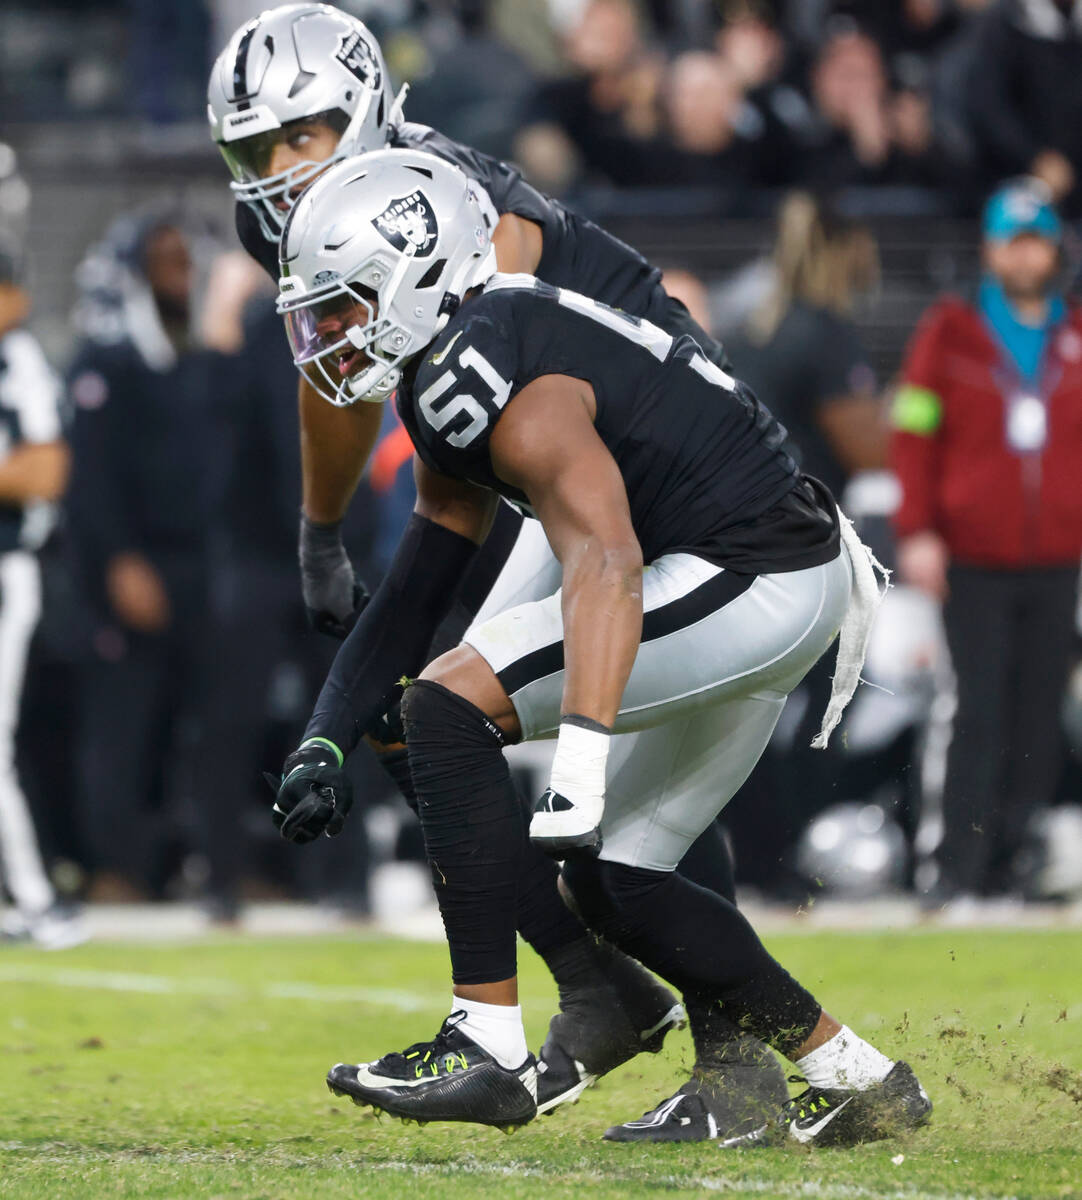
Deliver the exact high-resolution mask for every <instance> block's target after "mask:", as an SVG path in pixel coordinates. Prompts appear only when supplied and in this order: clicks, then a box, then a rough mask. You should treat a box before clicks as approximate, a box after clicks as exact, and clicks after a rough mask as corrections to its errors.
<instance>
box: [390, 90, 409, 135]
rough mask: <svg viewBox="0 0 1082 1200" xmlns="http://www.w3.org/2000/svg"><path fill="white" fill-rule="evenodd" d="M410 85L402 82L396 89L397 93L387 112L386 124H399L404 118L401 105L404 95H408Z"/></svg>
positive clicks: (404, 99)
mask: <svg viewBox="0 0 1082 1200" xmlns="http://www.w3.org/2000/svg"><path fill="white" fill-rule="evenodd" d="M409 90H410V85H409V84H408V83H404V84H403V85H402V86H401V87H400V88H399V89H398V95H397V96H395V98H394V103H393V104H392V105H391V111H390V112H389V113H388V114H387V124H388V125H401V124H402V122H403V121H404V120H405V119H406V116H405V113H404V112H403V111H402V106H403V105H404V104H405V103H406V97H407V96H408V95H409Z"/></svg>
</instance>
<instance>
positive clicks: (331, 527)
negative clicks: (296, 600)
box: [299, 514, 370, 640]
mask: <svg viewBox="0 0 1082 1200" xmlns="http://www.w3.org/2000/svg"><path fill="white" fill-rule="evenodd" d="M299 555H300V564H301V590H302V591H303V593H304V611H305V612H306V613H307V614H308V622H309V624H310V625H311V626H312V628H313V629H314V630H316V632H317V633H325V634H327V635H328V636H329V637H333V638H338V639H339V640H341V639H343V638H345V637H346V636H347V635H348V634H349V631H350V630H351V629H352V628H353V626H354V625H355V624H356V623H357V618H358V617H359V616H360V615H361V613H362V611H363V610H364V606H365V605H366V604H367V603H368V601H369V599H370V597H369V594H368V589H367V588H366V587H365V586H364V583H363V582H362V581H361V579H360V577H359V576H358V575H357V573H356V571H354V570H353V567H352V565H351V564H350V561H349V555H348V554H347V553H346V548H345V546H343V545H342V522H341V521H334V522H331V523H330V524H326V525H321V524H317V523H316V522H314V521H309V520H308V518H307V517H306V516H304V515H303V514H302V515H301V531H300V545H299Z"/></svg>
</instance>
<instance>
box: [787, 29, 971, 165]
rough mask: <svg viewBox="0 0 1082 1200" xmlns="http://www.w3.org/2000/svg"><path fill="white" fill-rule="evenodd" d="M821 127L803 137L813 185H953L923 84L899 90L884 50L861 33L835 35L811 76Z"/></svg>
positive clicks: (850, 31)
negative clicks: (891, 78) (885, 60)
mask: <svg viewBox="0 0 1082 1200" xmlns="http://www.w3.org/2000/svg"><path fill="white" fill-rule="evenodd" d="M811 95H812V100H813V102H814V105H815V108H816V112H817V116H818V125H817V126H814V125H813V127H812V128H811V130H810V132H809V133H808V134H807V135H806V137H805V143H806V154H805V160H804V163H803V168H802V171H801V172H800V174H801V177H802V179H803V180H804V181H805V182H806V183H808V184H811V185H813V186H822V187H830V188H843V187H849V186H853V185H858V186H867V185H875V184H893V185H910V186H912V185H918V186H919V185H923V186H936V185H938V184H940V183H942V182H945V181H951V182H954V181H955V177H956V176H957V175H959V174H960V173H961V168H960V167H959V166H958V164H954V163H951V162H950V161H948V160H947V159H946V157H945V156H944V155H943V154H942V152H941V150H940V148H939V146H938V144H937V141H936V136H935V128H934V123H933V120H932V105H931V98H930V95H929V93H928V91H927V88H926V85H925V83H924V82H918V81H917V80H915V79H914V80H910V81H906V82H905V83H904V85H903V86H900V87H899V88H898V89H897V91H895V90H893V89H892V87H891V81H890V77H889V75H888V73H887V68H886V64H885V62H884V59H883V54H882V51H881V50H880V48H879V46H878V45H877V44H876V43H875V42H874V41H873V40H872V39H871V38H870V37H869V36H868V35H867V34H865V33H863V32H861V31H860V30H859V29H858V28H856V27H855V26H846V25H843V26H841V27H838V28H836V29H835V30H834V32H833V33H831V34H830V35H829V36H828V37H827V40H826V41H825V42H824V43H823V46H822V48H821V49H820V52H819V56H818V58H817V59H816V62H815V64H814V65H813V67H812V71H811Z"/></svg>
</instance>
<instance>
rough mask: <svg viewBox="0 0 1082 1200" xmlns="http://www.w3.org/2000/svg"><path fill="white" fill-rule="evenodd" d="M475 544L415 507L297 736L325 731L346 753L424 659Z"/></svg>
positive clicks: (316, 735) (392, 700)
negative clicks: (388, 565)
mask: <svg viewBox="0 0 1082 1200" xmlns="http://www.w3.org/2000/svg"><path fill="white" fill-rule="evenodd" d="M476 551H477V546H476V544H475V543H474V542H471V541H470V540H469V538H466V537H462V536H461V534H457V533H452V531H451V530H450V529H445V528H444V527H443V526H442V525H437V524H436V522H435V521H429V520H428V519H427V518H425V517H420V516H418V515H417V514H416V513H414V514H413V516H412V517H410V521H409V524H408V525H407V526H406V530H405V532H404V533H403V534H402V538H401V540H400V541H399V543H398V549H397V551H396V552H395V556H394V561H393V562H392V563H391V566H390V568H389V570H388V571H387V575H386V577H385V578H384V580H383V582H382V583H381V584H380V585H379V587H378V588H377V589H376V594H375V595H374V596H373V597H372V599H371V600H370V601H369V603H368V606H367V607H366V608H365V610H364V612H363V613H361V615H360V617H359V618H358V620H357V624H356V625H354V627H353V630H352V632H351V633H350V635H349V637H348V638H346V640H345V642H343V644H342V647H341V649H340V650H339V651H338V654H337V655H336V656H335V660H334V663H333V664H332V666H331V669H330V673H329V674H328V676H327V682H326V683H325V684H324V685H323V690H322V691H321V692H320V693H319V699H318V700H317V701H316V706H315V710H314V711H313V713H312V719H311V720H310V721H309V722H308V728H307V729H306V730H305V734H304V736H305V738H310V737H321V738H327V739H328V740H329V741H332V742H334V744H335V745H336V746H337V747H338V748H339V749H340V750H341V751H342V753H343V754H348V753H349V752H350V751H351V750H352V749H353V747H354V746H356V744H357V742H358V741H359V740H360V737H361V734H362V733H363V732H364V730H365V728H366V727H367V726H368V725H369V724H371V723H372V722H373V721H374V720H375V719H376V718H377V717H380V716H382V715H383V713H385V712H386V711H387V709H388V708H389V707H390V706H391V704H392V703H393V702H394V700H395V698H396V694H397V691H398V687H399V680H400V679H401V678H402V677H403V676H404V675H405V676H410V675H414V674H416V673H417V672H418V671H420V670H421V668H422V667H423V666H424V665H425V662H426V657H425V656H426V652H427V650H428V647H429V644H430V643H431V641H432V636H433V634H434V633H435V631H436V627H437V626H438V625H439V623H440V621H441V620H442V619H443V617H444V616H445V615H446V614H447V611H448V609H449V608H450V607H451V604H452V602H453V600H454V594H455V588H456V586H457V584H458V582H459V580H460V579H461V577H462V572H463V571H464V570H465V568H466V565H467V564H468V563H469V561H470V559H471V558H472V557H473V555H474V554H475V553H476Z"/></svg>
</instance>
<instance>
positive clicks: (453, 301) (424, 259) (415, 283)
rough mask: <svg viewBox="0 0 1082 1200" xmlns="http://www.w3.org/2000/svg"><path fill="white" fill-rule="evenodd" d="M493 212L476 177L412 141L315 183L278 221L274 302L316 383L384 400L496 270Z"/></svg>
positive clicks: (344, 399) (353, 396) (335, 393)
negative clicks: (279, 262) (281, 222)
mask: <svg viewBox="0 0 1082 1200" xmlns="http://www.w3.org/2000/svg"><path fill="white" fill-rule="evenodd" d="M496 220H497V214H496V210H495V208H494V207H493V205H492V201H491V199H490V198H489V197H488V195H487V193H485V192H484V191H483V189H481V188H480V187H478V186H477V184H475V183H474V182H472V181H471V180H470V179H468V178H467V177H466V175H465V174H464V173H463V172H462V171H461V170H459V168H458V167H456V166H453V165H452V164H451V163H449V162H445V161H444V160H443V159H442V158H436V157H435V156H434V155H431V154H425V153H423V152H421V151H419V150H377V151H374V152H373V153H371V154H362V155H359V156H358V157H356V158H350V159H346V161H345V162H341V163H338V164H337V165H336V166H334V167H332V168H331V170H329V171H328V172H327V173H326V174H325V175H323V176H321V177H320V178H319V179H318V180H317V181H316V182H315V183H313V184H312V186H311V187H309V188H308V189H307V190H306V191H305V192H304V194H303V195H302V196H301V197H300V199H299V200H298V201H297V203H296V204H295V205H294V206H293V208H292V210H291V212H290V214H289V219H288V220H287V221H286V226H285V229H284V230H283V231H282V242H281V251H280V252H281V260H282V278H281V279H280V281H279V284H278V287H279V297H278V311H279V313H281V314H282V315H283V316H284V318H285V323H286V333H287V335H288V337H289V344H290V348H291V349H292V351H293V361H294V363H295V364H296V365H297V367H298V368H299V369H300V370H301V372H302V373H303V374H304V375H305V376H306V377H307V378H308V380H309V382H310V383H311V384H312V386H313V387H314V388H315V389H316V390H317V391H318V392H319V393H320V395H322V396H323V397H324V398H325V399H327V400H329V401H330V402H331V403H332V404H335V405H338V406H343V405H349V404H352V403H354V401H356V400H371V401H380V400H385V399H386V398H387V397H388V396H389V395H390V394H391V392H393V391H394V389H395V388H396V387H397V386H398V381H399V379H400V378H401V372H402V368H403V366H404V365H405V364H406V363H407V362H408V361H409V360H410V359H411V358H413V357H414V356H415V355H416V354H418V353H420V351H422V350H424V349H425V347H426V346H428V345H429V344H430V343H431V342H432V340H433V339H434V338H435V337H436V335H437V334H438V333H439V332H440V330H441V329H443V327H444V326H445V325H446V324H447V322H448V321H449V320H450V318H451V316H452V314H453V313H454V312H455V311H456V309H457V308H458V305H459V303H460V301H461V300H462V297H463V296H464V295H465V294H466V292H467V291H468V290H469V289H470V288H472V287H475V286H477V285H478V284H481V283H484V282H485V281H486V280H487V279H489V278H490V277H491V276H492V275H493V274H494V273H495V271H496V253H495V251H494V250H493V248H492V231H493V229H494V228H495V226H496Z"/></svg>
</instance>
